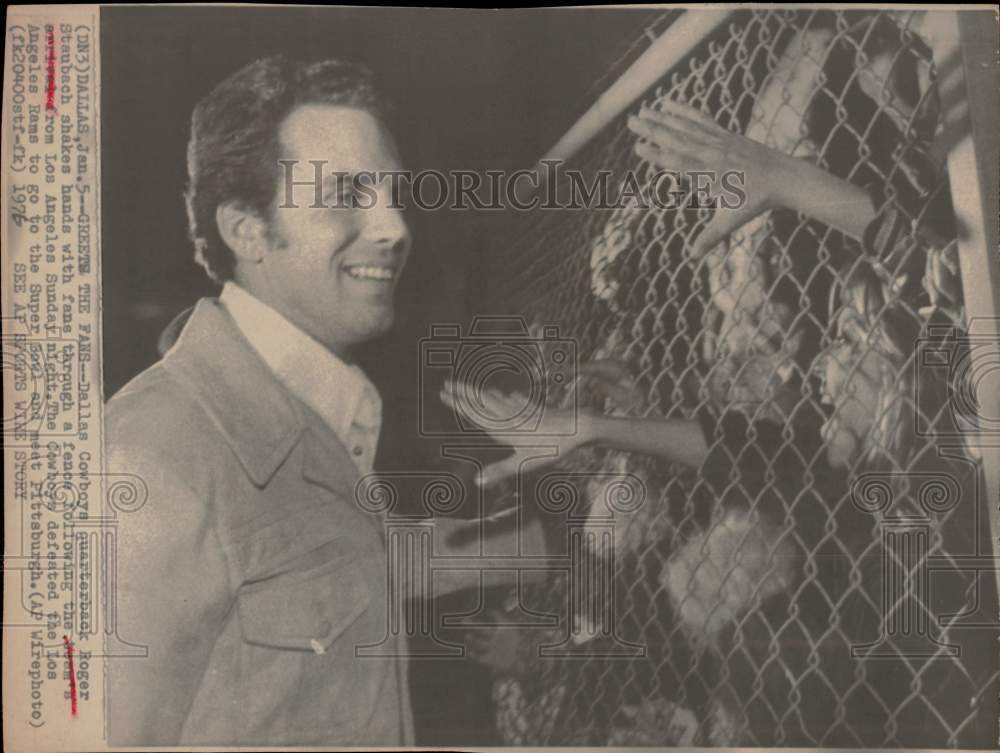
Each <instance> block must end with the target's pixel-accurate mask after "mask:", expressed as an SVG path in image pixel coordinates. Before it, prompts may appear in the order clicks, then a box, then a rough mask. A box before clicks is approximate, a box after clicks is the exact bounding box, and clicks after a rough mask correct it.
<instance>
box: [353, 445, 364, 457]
mask: <svg viewBox="0 0 1000 753" xmlns="http://www.w3.org/2000/svg"><path fill="white" fill-rule="evenodd" d="M352 452H353V453H354V454H355V455H356V456H358V457H360V456H362V455H364V454H365V448H364V447H362V446H361V445H359V444H356V445H354V449H353V450H352Z"/></svg>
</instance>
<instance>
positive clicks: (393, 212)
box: [106, 58, 442, 746]
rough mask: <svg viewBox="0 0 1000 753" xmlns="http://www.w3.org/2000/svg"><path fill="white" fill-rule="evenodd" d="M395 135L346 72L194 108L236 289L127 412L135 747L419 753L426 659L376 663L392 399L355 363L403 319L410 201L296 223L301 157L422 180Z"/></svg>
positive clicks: (381, 625) (205, 197)
mask: <svg viewBox="0 0 1000 753" xmlns="http://www.w3.org/2000/svg"><path fill="white" fill-rule="evenodd" d="M385 122H386V118H385V107H384V105H383V103H382V101H381V100H380V98H379V96H378V94H377V93H376V91H375V89H374V88H373V86H372V82H371V78H370V75H369V74H368V72H367V71H366V70H364V69H362V68H359V67H357V66H354V65H349V64H346V63H342V62H339V61H324V62H319V63H312V64H300V63H295V62H291V61H288V60H285V59H284V58H269V59H265V60H260V61H257V62H255V63H253V64H251V65H249V66H247V67H246V68H244V69H242V70H240V71H238V72H237V73H235V74H233V75H232V76H230V77H229V78H228V79H226V80H225V81H223V82H222V83H221V84H219V85H218V86H217V87H216V88H215V90H214V91H212V92H211V93H210V94H209V95H208V96H207V97H205V99H203V100H202V101H201V102H200V103H199V104H198V106H197V107H196V109H195V111H194V115H193V118H192V126H191V138H190V143H189V147H188V174H189V185H188V192H187V204H188V214H189V221H190V229H191V236H192V239H193V241H194V243H195V247H196V250H197V258H198V260H199V262H200V263H201V264H202V265H204V267H205V268H206V270H207V271H208V273H209V275H211V276H212V277H213V278H214V279H215V280H216V281H218V282H221V283H223V284H224V286H223V290H222V294H221V296H220V297H219V298H217V299H216V298H209V299H203V300H202V301H200V302H199V303H198V305H197V306H196V307H195V309H194V311H193V313H192V314H191V316H190V318H189V319H188V321H187V323H186V325H185V326H184V329H183V331H182V332H181V333H180V336H179V338H178V339H177V342H176V343H175V344H174V346H173V347H172V348H171V349H170V350H169V352H167V353H166V355H165V356H164V357H163V358H162V359H161V360H160V361H159V362H158V363H156V364H155V365H153V366H152V367H151V368H149V369H148V370H146V371H145V372H143V373H142V374H140V375H139V376H138V377H136V378H135V379H134V380H133V381H132V382H131V383H129V384H128V385H127V386H126V387H125V388H124V389H122V390H121V391H120V392H119V393H118V394H117V395H115V396H114V397H113V398H112V399H111V400H110V402H109V404H108V406H107V409H106V426H107V447H108V457H109V469H110V470H111V471H112V472H120V473H129V474H134V475H136V476H138V477H140V478H142V480H143V481H144V482H145V484H146V486H147V487H148V489H149V495H148V499H147V501H146V502H145V504H144V505H143V506H142V507H141V508H140V509H138V510H137V511H135V512H134V513H129V514H128V515H124V516H122V517H121V519H120V521H119V532H118V533H119V536H118V541H119V560H118V563H117V574H118V584H117V585H118V591H117V603H118V607H119V618H118V629H119V634H120V635H121V637H122V639H123V640H126V641H131V642H133V643H137V644H141V645H144V646H146V647H148V649H147V656H145V657H139V658H120V659H115V660H113V661H112V662H111V663H110V667H111V669H110V684H109V694H110V695H109V709H110V714H109V718H110V730H109V736H110V742H111V743H112V744H113V745H118V746H121V745H143V746H148V745H226V746H231V745H255V746H264V745H322V746H331V745H334V746H337V745H347V744H365V745H400V744H412V743H413V735H412V721H411V716H410V709H409V699H408V695H407V693H408V691H407V679H406V661H405V659H403V658H401V657H402V656H403V655H404V654H405V647H404V646H402V645H400V646H399V647H398V649H399V650H398V651H393V650H385V651H382V652H381V653H383V654H389V656H386V657H382V658H369V657H364V658H359V657H357V656H356V650H355V649H356V647H357V646H359V645H363V644H372V643H377V642H379V641H380V640H382V639H383V638H384V637H385V636H386V634H387V633H386V608H387V607H386V601H387V598H386V594H387V587H388V586H387V582H386V570H385V562H386V560H385V544H384V535H383V531H382V528H381V525H380V522H379V521H378V520H377V519H376V518H374V517H373V516H372V515H370V514H366V513H364V512H363V511H362V510H361V509H360V508H359V507H358V506H357V505H356V504H355V502H354V490H355V487H356V484H357V482H358V480H359V478H360V477H361V476H363V475H364V474H366V473H368V472H370V471H371V469H372V462H373V457H374V453H375V447H376V442H377V439H378V433H379V428H380V424H381V401H380V398H379V395H378V393H377V391H376V390H375V388H374V387H373V385H372V384H371V383H370V382H369V381H368V379H367V378H366V376H365V375H364V373H363V372H362V371H361V370H360V369H359V368H358V367H357V366H356V365H353V364H352V362H351V352H352V349H353V348H354V347H355V346H357V345H359V344H361V343H363V342H365V341H367V340H370V339H371V338H373V337H376V336H377V335H380V334H382V333H384V332H385V331H386V330H387V329H388V328H389V327H390V326H391V325H392V323H393V316H394V311H393V292H394V290H395V287H396V282H397V280H398V278H399V275H400V273H401V272H402V270H403V267H404V265H405V263H406V260H407V256H408V254H409V249H410V235H409V231H408V229H407V225H406V223H405V222H404V220H403V215H402V212H401V210H400V209H399V208H398V207H395V206H394V205H393V202H392V201H391V200H390V199H391V197H390V195H389V185H388V182H383V183H379V184H377V185H374V186H372V187H371V190H373V191H375V192H376V193H377V195H378V200H377V201H375V202H373V203H370V206H368V207H367V208H359V207H356V206H351V202H338V201H328V202H325V203H327V204H333V205H336V206H335V207H334V208H313V207H312V206H311V205H312V204H313V203H314V202H313V201H312V198H313V189H312V188H310V187H307V186H305V187H301V194H302V195H301V197H299V195H298V194H297V196H296V198H297V199H300V200H297V201H294V202H291V203H292V204H295V206H289V207H281V206H280V205H281V204H282V203H286V199H287V198H288V197H286V196H282V195H280V193H281V192H280V189H281V187H282V185H283V178H282V170H281V169H280V164H279V162H280V160H283V159H291V160H300V161H303V162H307V161H309V160H317V159H322V160H325V161H327V162H328V163H329V165H330V166H331V168H332V169H334V170H336V171H337V172H341V173H346V174H349V175H350V174H356V173H358V172H360V171H374V172H380V171H394V170H399V168H400V166H399V158H398V156H397V152H396V147H395V144H394V142H393V140H392V138H391V136H390V134H389V132H388V131H387V129H386V126H385ZM347 183H348V184H349V183H350V182H349V181H348V182H347ZM342 188H343V182H340V183H338V182H334V183H333V184H332V185H330V186H328V189H329V190H331V191H338V190H342ZM437 531H442V529H441V528H437V529H436V532H437ZM389 648H391V647H389ZM392 654H396V655H392Z"/></svg>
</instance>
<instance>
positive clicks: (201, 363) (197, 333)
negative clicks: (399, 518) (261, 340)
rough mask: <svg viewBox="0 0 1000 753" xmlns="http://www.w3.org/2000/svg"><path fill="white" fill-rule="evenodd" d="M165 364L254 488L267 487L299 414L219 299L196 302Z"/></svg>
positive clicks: (295, 433) (291, 441)
mask: <svg viewBox="0 0 1000 753" xmlns="http://www.w3.org/2000/svg"><path fill="white" fill-rule="evenodd" d="M163 363H164V366H165V367H166V368H168V369H169V370H171V371H172V372H173V373H175V374H177V375H178V376H179V377H180V378H181V379H183V380H184V382H185V383H186V384H187V385H188V387H189V388H190V389H191V390H192V392H193V393H194V395H195V397H196V399H197V400H198V402H199V404H200V405H201V406H202V408H203V409H204V410H205V411H206V413H207V414H208V415H209V417H210V418H211V420H212V422H213V423H214V425H215V426H216V427H217V428H218V429H219V431H220V433H221V434H222V436H223V437H224V438H225V440H226V442H227V443H228V445H229V446H230V448H232V450H233V452H234V453H235V454H236V457H237V458H238V459H239V461H240V464H241V465H242V466H243V468H244V470H245V471H246V473H247V475H248V476H249V477H250V479H251V480H252V481H253V482H254V484H256V485H257V486H264V485H265V484H267V482H268V481H270V480H271V478H272V477H273V476H274V474H275V472H276V471H277V470H278V468H280V467H281V465H282V464H283V463H284V462H285V460H286V459H287V458H288V455H289V454H290V453H291V451H292V448H294V447H295V445H296V444H297V443H298V441H299V438H300V437H301V435H302V433H303V430H304V428H305V419H304V415H303V411H302V409H301V408H300V407H299V406H298V405H297V403H296V401H295V400H294V399H293V398H292V397H291V395H290V394H289V393H288V392H287V391H286V390H285V388H284V387H282V385H281V384H280V383H279V382H278V380H277V379H276V377H275V376H274V375H273V374H272V373H271V371H270V370H269V369H268V367H267V365H266V364H265V363H264V362H263V361H262V360H261V359H260V357H259V356H258V355H257V354H256V353H255V352H254V351H253V348H252V347H251V345H250V343H248V342H247V341H246V339H245V338H244V337H243V335H242V334H241V333H240V331H239V329H238V328H237V326H236V323H235V322H234V321H233V320H232V318H231V317H230V316H229V314H228V313H227V312H226V310H225V307H223V306H222V305H221V304H220V303H219V301H218V299H215V298H204V299H202V300H201V301H199V302H198V304H197V305H196V306H195V308H194V311H193V312H192V313H191V317H190V319H189V320H188V322H187V324H186V325H185V327H184V329H183V331H182V332H181V334H180V336H179V337H178V339H177V342H176V343H175V344H174V346H173V347H172V348H171V349H170V350H169V351H168V352H167V354H166V355H165V356H164V358H163Z"/></svg>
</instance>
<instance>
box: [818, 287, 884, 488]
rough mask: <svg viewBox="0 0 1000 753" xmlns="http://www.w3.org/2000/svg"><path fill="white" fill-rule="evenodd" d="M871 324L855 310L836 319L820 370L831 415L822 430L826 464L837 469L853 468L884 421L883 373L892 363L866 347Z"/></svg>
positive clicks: (825, 403)
mask: <svg viewBox="0 0 1000 753" xmlns="http://www.w3.org/2000/svg"><path fill="white" fill-rule="evenodd" d="M867 328H868V323H867V321H866V319H865V317H864V316H863V315H862V314H861V312H859V311H858V310H857V309H855V308H854V307H851V306H848V307H846V308H845V309H844V310H843V311H842V312H841V314H840V316H839V317H838V318H837V339H836V340H834V341H833V342H832V343H831V344H830V345H829V346H828V347H827V348H826V350H824V351H823V353H821V354H820V356H819V358H818V359H817V362H816V363H817V371H818V373H819V375H820V377H821V379H822V391H821V394H822V399H821V402H822V403H823V404H824V405H828V406H831V410H832V413H831V414H830V415H829V417H828V418H827V420H826V422H825V423H824V424H823V427H822V429H821V435H822V437H823V441H824V442H825V443H826V448H827V460H828V462H829V463H830V465H831V466H833V467H835V468H847V467H850V466H852V465H853V464H854V463H855V462H856V461H857V459H858V458H859V457H860V456H861V455H862V454H863V451H864V450H865V448H866V446H867V443H868V442H869V441H870V437H871V434H872V432H873V430H874V428H875V426H876V424H877V423H878V422H879V421H880V419H881V416H880V415H879V413H880V410H881V408H880V406H881V405H882V403H883V401H882V397H883V396H882V392H883V389H885V387H886V385H884V384H883V382H884V379H883V374H886V373H891V363H890V362H889V361H888V359H887V358H886V357H885V356H884V355H882V354H881V353H879V352H878V350H877V349H876V348H874V347H872V345H871V344H870V342H868V341H869V340H871V339H873V338H869V337H868V332H867Z"/></svg>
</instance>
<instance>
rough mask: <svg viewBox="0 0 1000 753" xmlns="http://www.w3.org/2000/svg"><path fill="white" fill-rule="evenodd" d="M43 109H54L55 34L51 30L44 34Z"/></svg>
mask: <svg viewBox="0 0 1000 753" xmlns="http://www.w3.org/2000/svg"><path fill="white" fill-rule="evenodd" d="M45 48H46V55H45V109H46V110H49V111H52V110H55V109H56V33H55V31H54V30H53V29H51V28H50V29H48V30H47V31H46V32H45Z"/></svg>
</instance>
